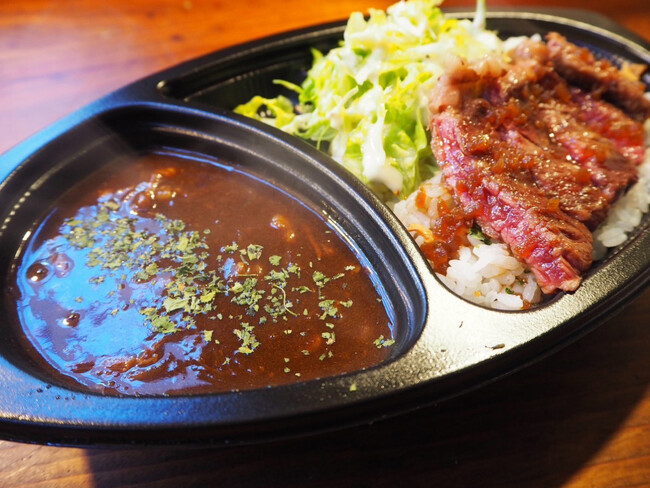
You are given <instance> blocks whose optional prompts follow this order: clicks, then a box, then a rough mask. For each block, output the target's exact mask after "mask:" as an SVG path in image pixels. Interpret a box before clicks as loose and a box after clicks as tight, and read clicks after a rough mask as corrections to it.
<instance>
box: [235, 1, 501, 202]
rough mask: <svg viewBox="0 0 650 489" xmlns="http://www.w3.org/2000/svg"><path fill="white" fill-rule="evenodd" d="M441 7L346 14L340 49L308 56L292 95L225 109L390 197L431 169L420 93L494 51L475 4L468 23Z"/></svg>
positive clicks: (417, 4)
mask: <svg viewBox="0 0 650 489" xmlns="http://www.w3.org/2000/svg"><path fill="white" fill-rule="evenodd" d="M441 1H442V0H406V1H404V0H403V1H400V2H398V3H396V4H394V5H392V6H390V7H389V8H388V9H387V10H386V11H382V10H371V11H370V15H369V17H368V18H367V19H366V18H364V16H363V15H362V14H361V13H359V12H356V13H353V14H352V15H351V16H350V19H349V20H348V22H347V26H346V29H345V33H344V35H343V41H342V42H341V44H340V46H339V47H337V48H335V49H332V50H331V51H330V52H329V53H327V54H326V55H324V54H322V53H320V52H318V51H316V50H313V58H314V60H313V65H312V68H311V69H310V71H309V73H308V75H307V78H306V79H305V80H304V82H303V83H302V85H301V86H296V85H293V84H291V83H288V82H281V81H278V82H277V83H280V84H282V85H283V86H285V87H287V88H289V89H291V90H293V91H295V92H297V94H298V104H297V105H296V106H295V107H294V105H293V103H292V102H291V101H290V100H289V99H288V98H286V97H284V96H279V97H277V98H273V99H265V98H262V97H254V98H253V99H252V100H251V101H249V102H248V103H246V104H243V105H240V106H238V107H237V108H236V109H235V111H236V112H238V113H240V114H244V115H247V116H249V117H254V118H256V119H259V120H262V121H264V122H266V123H268V124H271V125H273V126H275V127H278V128H280V129H282V130H284V131H287V132H289V133H291V134H295V135H298V136H300V137H302V138H305V139H308V140H311V141H314V142H315V143H316V144H318V145H319V147H322V148H325V149H327V150H328V151H329V153H330V154H331V156H332V157H333V158H334V159H336V160H337V161H338V162H340V163H341V164H343V165H344V166H345V167H346V168H347V169H348V170H350V171H352V172H353V173H354V174H355V175H356V176H358V177H359V178H361V179H362V180H363V181H364V182H366V183H368V184H371V185H373V186H375V187H377V186H378V185H379V188H380V187H381V186H385V187H387V188H388V189H390V191H391V192H392V193H393V194H395V195H398V196H400V197H403V198H406V196H408V194H410V193H411V192H413V191H414V190H415V189H417V187H418V185H419V184H420V182H421V181H422V180H423V179H425V178H427V177H429V176H431V174H432V173H433V172H434V171H435V168H436V167H435V161H434V159H433V156H432V153H431V149H430V144H429V135H428V131H427V130H426V128H427V126H428V122H429V112H428V95H429V94H430V92H431V90H432V88H433V86H434V84H435V83H436V81H437V80H438V78H439V77H440V76H441V74H442V73H443V72H444V71H445V67H446V66H448V65H449V64H450V63H451V62H453V61H454V60H455V59H456V58H457V57H462V58H464V59H466V60H468V61H473V60H476V59H479V58H481V57H483V56H484V55H486V54H488V53H494V52H503V49H502V43H501V41H500V40H499V38H498V37H497V35H496V34H495V33H493V32H491V31H487V30H485V5H484V0H478V5H477V14H476V16H475V19H474V22H471V21H469V20H457V19H452V18H447V17H446V16H445V15H444V14H443V13H442V12H441V11H440V9H439V8H438V6H439V5H440V3H441Z"/></svg>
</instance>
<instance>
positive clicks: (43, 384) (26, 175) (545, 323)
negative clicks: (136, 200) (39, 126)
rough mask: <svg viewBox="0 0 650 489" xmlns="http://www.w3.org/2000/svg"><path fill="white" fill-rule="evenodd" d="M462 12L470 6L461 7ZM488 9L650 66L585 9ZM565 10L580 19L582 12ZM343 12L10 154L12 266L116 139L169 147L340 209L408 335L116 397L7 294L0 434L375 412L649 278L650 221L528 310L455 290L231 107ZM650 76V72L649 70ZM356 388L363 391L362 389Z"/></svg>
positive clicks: (488, 365)
mask: <svg viewBox="0 0 650 489" xmlns="http://www.w3.org/2000/svg"><path fill="white" fill-rule="evenodd" d="M453 15H459V16H463V15H464V14H462V13H455V14H453ZM562 15H564V16H567V17H561V16H558V15H557V12H555V13H554V12H552V11H546V12H537V13H526V12H520V11H504V12H491V13H490V14H489V20H488V27H489V28H491V29H497V30H498V31H499V32H500V34H501V35H503V36H512V35H531V34H534V33H541V34H544V33H545V32H548V31H551V30H555V31H558V32H560V33H562V34H564V35H566V36H567V37H568V38H569V39H570V40H571V41H573V42H576V43H578V44H581V45H585V46H588V47H590V48H591V49H592V50H594V51H595V52H597V53H599V54H600V55H603V56H607V57H610V58H612V59H614V60H618V61H621V60H628V61H631V62H635V63H646V64H650V52H649V47H648V44H647V43H645V42H644V41H643V40H641V39H639V38H637V37H635V36H634V35H632V34H630V33H628V32H626V31H625V30H623V29H622V28H620V27H619V26H617V25H615V24H613V23H611V22H610V21H608V20H607V19H604V18H602V17H599V16H597V15H594V14H591V13H588V12H582V11H564V12H562ZM569 17H570V18H569ZM343 29H344V23H335V24H328V25H324V26H317V27H312V28H308V29H303V30H300V31H295V32H290V33H287V34H283V35H279V36H274V37H272V38H267V39H263V40H260V41H256V42H252V43H249V44H246V45H242V46H237V47H234V48H231V49H226V50H223V51H220V52H217V53H214V54H211V55H208V56H205V57H202V58H199V59H196V60H193V61H190V62H188V63H184V64H182V65H179V66H177V67H174V68H172V69H169V70H166V71H164V72H162V73H158V74H156V75H153V76H151V77H148V78H146V79H143V80H141V81H138V82H136V83H134V84H132V85H130V86H128V87H126V88H124V89H122V90H119V91H118V92H115V93H114V94H111V95H109V96H108V97H106V98H103V99H101V100H99V101H98V102H96V103H94V104H92V105H90V106H88V107H86V108H84V109H82V110H80V111H78V112H76V113H74V114H72V115H71V116H69V117H67V118H66V119H64V120H62V121H60V122H58V123H56V124H54V125H53V126H51V127H50V128H48V129H46V130H44V131H42V132H41V133H39V134H37V135H36V136H34V137H32V138H31V139H29V140H27V141H26V142H24V143H22V144H20V145H19V146H17V147H15V148H13V149H12V150H10V151H9V152H8V153H6V154H4V155H3V156H1V157H0V182H1V183H0V222H1V223H2V225H1V226H0V251H1V252H0V274H2V276H4V277H6V276H7V275H8V267H9V264H10V262H11V257H12V256H14V255H15V253H16V250H17V249H18V248H19V246H20V243H21V240H22V239H23V236H24V233H25V231H26V230H27V229H28V228H29V226H30V225H31V223H32V222H33V221H34V219H36V218H37V216H39V215H40V214H41V213H42V212H43V210H44V208H45V207H44V205H45V204H44V199H43V197H45V200H46V201H48V200H49V201H51V199H53V198H55V197H56V196H57V195H59V194H60V193H62V192H63V191H64V190H65V188H67V187H68V186H69V185H71V184H72V183H74V182H75V181H77V180H78V179H79V178H81V177H82V176H83V175H86V174H87V173H88V172H89V171H92V170H93V169H95V168H97V167H98V166H99V165H102V164H104V163H106V162H108V161H110V160H111V159H112V158H113V157H114V156H116V148H120V149H118V150H117V153H124V152H131V151H143V150H162V149H172V150H178V151H185V150H191V151H193V152H198V153H203V154H205V155H206V156H216V157H221V158H224V157H225V158H227V159H232V160H235V161H245V162H248V163H247V164H248V165H250V166H251V168H252V169H253V170H254V171H255V172H256V173H258V174H262V175H265V176H267V177H268V178H270V179H273V180H277V181H281V182H284V184H285V185H287V186H290V187H291V188H292V189H294V190H295V192H296V193H298V194H299V195H304V196H306V197H307V198H308V200H310V201H311V202H312V205H315V206H317V207H319V208H320V209H322V210H324V211H325V212H327V213H329V214H330V215H332V216H334V217H335V218H336V221H337V222H339V223H340V226H341V229H342V231H343V232H344V233H347V234H348V235H349V236H350V237H351V239H352V240H353V241H354V243H355V245H356V246H357V247H358V248H359V249H360V250H361V252H362V253H363V254H364V255H365V257H366V258H367V259H368V262H369V264H370V266H371V268H373V270H374V271H375V272H376V273H377V274H378V276H379V278H380V280H381V281H382V284H383V286H384V287H385V289H386V290H387V292H388V295H389V297H390V303H391V307H392V308H393V311H394V314H395V318H396V319H395V323H396V331H397V337H398V344H399V345H400V346H399V347H398V348H397V350H396V353H395V355H393V357H392V358H391V359H389V361H388V362H386V363H385V364H383V365H381V366H379V367H377V368H373V369H370V370H367V371H363V372H358V373H352V374H349V375H342V376H339V377H333V378H327V379H322V380H316V381H310V382H304V383H298V384H294V385H290V386H283V387H274V388H269V389H261V390H253V391H246V392H236V393H235V392H233V393H225V394H215V395H201V396H175V397H163V396H160V397H142V398H133V397H114V396H103V395H98V394H93V393H90V392H88V391H86V390H84V389H83V388H81V387H74V386H71V385H68V384H67V383H64V382H61V381H60V380H57V378H56V377H52V376H51V375H50V374H48V372H47V371H45V370H43V369H42V368H40V367H39V364H38V362H34V361H33V357H32V356H31V354H30V352H28V351H27V349H26V348H24V344H23V342H21V341H20V339H19V335H20V332H19V329H18V328H17V327H16V325H15V321H13V320H12V317H11V316H12V314H11V311H10V308H8V307H6V306H2V307H3V309H2V317H3V318H5V320H4V321H3V323H2V324H1V325H0V327H1V328H2V335H3V340H4V341H3V342H2V344H0V436H2V437H4V438H8V439H13V440H22V441H34V442H47V443H57V444H70V445H92V444H126V443H134V442H141V443H156V444H169V443H173V444H194V443H212V444H224V445H225V444H232V443H245V442H253V441H262V440H266V439H275V438H280V437H287V436H295V435H299V434H304V433H310V432H318V431H322V430H327V429H334V428H341V427H344V426H348V425H353V424H358V423H363V422H369V421H372V420H375V419H378V418H382V417H386V416H389V415H394V414H398V413H401V412H405V411H408V410H412V409H417V408H418V407H420V406H423V405H427V404H430V403H433V402H436V401H440V400H442V399H444V398H448V397H451V396H454V395H458V394H461V393H462V392H464V391H467V390H469V389H472V388H475V387H477V386H479V385H481V384H483V383H485V382H488V381H490V380H493V379H495V378H498V377H499V376H501V375H504V374H507V373H509V372H512V371H514V370H516V369H518V368H520V367H522V366H524V365H526V364H528V363H530V362H532V361H533V360H535V359H539V358H540V357H542V356H544V355H546V354H548V353H550V352H552V351H554V350H556V349H557V348H559V347H561V346H562V345H564V344H566V343H568V342H569V341H571V340H573V339H575V338H577V337H579V336H580V335H582V334H584V333H586V332H587V331H589V330H590V329H592V328H593V327H595V326H596V325H598V324H599V323H600V322H601V321H602V320H604V319H605V318H606V317H608V316H609V315H611V314H612V313H613V312H614V311H615V310H616V309H617V308H619V307H621V306H622V305H623V304H625V303H626V302H627V301H628V300H629V299H630V298H631V297H632V296H634V295H635V294H636V293H638V292H640V291H641V290H642V289H643V287H645V285H646V284H647V283H648V280H649V279H650V232H649V231H648V219H646V220H645V221H644V222H643V223H642V225H641V226H640V227H639V229H638V230H637V231H636V232H635V233H634V235H633V236H632V237H631V238H630V239H629V240H628V242H627V243H626V244H625V245H623V246H621V247H619V248H618V249H616V250H614V251H613V252H612V253H611V254H610V255H609V257H608V258H607V259H606V260H605V261H604V262H602V263H600V264H598V265H597V266H596V267H594V269H593V270H592V271H590V273H589V274H588V275H587V277H586V278H585V280H584V283H583V284H582V285H581V287H580V288H579V289H578V290H577V291H576V292H575V293H573V294H561V295H558V296H557V297H555V298H554V299H553V300H552V301H550V302H548V303H546V304H544V305H543V306H541V307H537V308H534V309H531V310H528V311H523V312H499V311H494V310H489V309H486V308H482V307H479V306H476V305H473V304H470V303H468V302H466V301H465V300H463V299H460V298H459V297H457V296H455V295H454V294H452V293H451V292H449V291H448V290H447V289H446V288H445V287H444V286H442V285H441V284H440V283H439V282H438V281H437V279H436V278H435V277H434V275H433V274H432V273H431V270H430V268H429V266H428V265H427V263H426V260H425V259H424V258H423V257H422V255H421V254H420V252H419V250H418V249H417V247H416V246H415V244H414V243H413V241H412V239H411V238H410V236H409V235H408V233H407V232H406V231H405V230H404V228H403V227H402V226H401V225H400V224H399V222H398V221H397V220H396V218H395V217H394V216H393V214H392V213H391V212H390V211H389V210H388V209H387V208H386V207H385V206H384V205H383V204H382V203H381V202H380V201H379V200H378V199H377V198H376V197H375V196H374V195H373V194H372V193H370V192H369V191H368V190H367V189H366V188H365V187H364V186H363V185H362V184H361V183H360V182H359V181H358V180H357V179H355V178H354V177H352V176H351V175H350V174H348V173H347V172H346V171H345V170H344V169H342V168H341V167H340V166H339V165H338V164H336V163H335V162H333V161H332V160H331V159H330V158H329V157H327V156H326V155H325V154H323V153H321V152H319V151H318V150H316V149H315V148H313V147H312V146H310V145H308V144H307V143H305V142H303V141H300V140H298V139H296V138H293V137H291V136H288V135H286V134H284V133H281V132H280V131H277V130H275V129H273V128H270V127H267V126H265V125H263V124H260V123H257V122H255V121H251V120H248V119H246V118H244V117H240V116H238V115H235V114H233V113H232V112H231V111H230V110H231V108H232V107H234V106H235V105H237V104H239V103H242V102H245V101H246V100H248V99H249V98H250V97H251V96H252V95H255V94H261V95H265V96H274V95H277V94H278V93H281V90H282V88H280V87H278V86H277V85H274V84H272V83H271V81H272V80H273V79H276V78H282V79H287V80H292V81H295V82H300V80H301V78H302V77H304V75H305V72H306V69H307V68H308V67H309V65H310V63H311V55H310V48H311V47H316V48H318V49H320V50H322V51H326V50H327V49H329V48H331V47H334V46H335V45H337V43H338V42H339V40H340V39H341V37H342V33H343ZM649 81H650V80H648V79H647V78H646V79H645V82H646V84H648V82H649ZM352 385H354V386H355V387H356V389H351V386H352Z"/></svg>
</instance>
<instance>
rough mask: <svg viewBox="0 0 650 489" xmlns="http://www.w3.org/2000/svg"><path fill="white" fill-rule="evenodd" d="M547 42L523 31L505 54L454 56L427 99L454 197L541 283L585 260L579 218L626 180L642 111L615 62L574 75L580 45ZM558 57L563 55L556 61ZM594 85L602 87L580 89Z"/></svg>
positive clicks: (571, 282) (632, 169)
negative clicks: (469, 60) (523, 38)
mask: <svg viewBox="0 0 650 489" xmlns="http://www.w3.org/2000/svg"><path fill="white" fill-rule="evenodd" d="M551 42H553V43H555V44H554V49H550V47H549V46H547V45H545V44H544V43H542V42H535V41H527V42H524V43H522V44H521V45H520V46H519V47H518V48H517V49H516V50H515V51H514V52H512V53H511V56H510V57H511V61H510V62H508V63H506V62H504V61H503V60H501V59H495V58H492V59H486V60H483V61H482V62H480V63H478V64H475V65H473V66H467V65H466V64H464V63H462V62H459V64H458V66H457V67H455V69H452V70H450V71H449V72H448V73H447V74H446V75H444V76H443V77H442V78H441V80H440V81H439V83H438V85H437V87H436V89H435V90H434V93H433V94H432V97H431V104H430V108H431V113H432V114H433V115H432V119H431V125H430V129H431V134H432V149H433V152H434V155H435V156H436V158H437V160H438V163H439V165H440V166H441V168H442V171H443V174H444V177H445V181H446V183H447V184H448V185H449V186H450V187H451V189H452V190H453V192H454V195H455V198H456V200H457V203H458V204H459V205H460V206H461V207H462V208H463V210H464V211H465V212H466V213H467V214H468V215H470V216H472V217H474V218H475V219H476V221H477V222H478V224H479V225H480V226H481V227H482V228H483V231H484V232H485V233H486V234H488V235H490V236H492V237H495V238H500V239H502V240H503V241H504V242H505V243H507V244H508V245H509V246H510V247H511V249H512V251H513V253H514V254H515V256H517V257H518V258H519V259H521V260H523V261H524V262H526V263H527V264H528V265H529V266H530V267H531V270H532V271H533V272H534V273H535V275H536V277H537V280H538V282H539V284H540V286H541V288H542V290H543V291H544V292H545V293H551V292H554V291H556V290H558V289H560V290H566V291H571V290H575V288H577V287H578V285H579V283H580V280H581V275H582V274H583V273H584V272H585V271H586V270H587V269H588V268H589V266H590V265H591V260H592V258H591V255H592V236H591V233H590V231H589V229H590V228H591V229H593V228H595V227H596V226H597V225H598V224H599V223H600V222H602V220H603V219H604V218H605V217H606V215H607V212H608V209H609V207H610V206H611V204H612V203H613V202H614V200H615V199H616V198H617V197H618V196H619V195H620V194H621V193H622V192H624V191H625V189H626V188H627V187H629V185H630V184H632V183H634V182H635V181H636V178H637V168H636V167H637V165H638V163H640V161H641V159H642V156H643V151H644V146H643V127H642V124H641V122H640V121H641V120H642V119H643V118H645V116H646V115H647V113H648V112H647V111H646V108H644V107H645V105H644V102H642V101H639V100H637V99H638V97H637V92H636V88H635V85H634V84H633V83H631V82H630V83H623V82H622V81H621V80H624V79H625V78H624V77H623V75H621V74H620V73H619V72H618V70H616V68H614V67H612V66H611V65H608V64H604V63H600V62H598V63H600V64H599V65H598V67H597V69H594V70H591V71H590V72H589V71H588V70H586V69H583V70H582V71H585V72H588V73H590V74H591V76H592V78H596V81H593V82H592V83H590V84H585V82H584V78H585V76H583V77H577V76H576V75H575V73H576V72H577V66H582V65H579V63H578V62H577V61H576V60H575V59H574V58H576V56H577V55H578V54H580V53H581V52H580V50H579V49H580V48H577V47H575V46H573V45H570V44H568V43H565V42H564V41H562V39H559V38H558V37H556V36H554V35H549V44H550V43H551ZM558 46H561V49H558ZM572 46H573V47H572ZM573 48H575V50H574V49H573ZM576 50H577V51H576ZM586 58H587V56H586V55H585V54H580V59H581V60H583V61H584V59H586ZM563 59H569V60H570V61H571V62H570V63H569V62H568V61H566V62H564V64H562V66H563V67H564V68H563V69H562V70H560V69H558V63H559V62H560V61H561V60H563ZM558 60H560V61H558ZM592 61H593V60H592ZM583 64H584V63H583ZM567 66H572V67H573V71H571V70H568V68H566V67H567ZM610 68H611V69H610ZM612 70H613V71H612ZM565 72H569V74H570V75H571V76H568V78H564V76H563V75H561V73H565ZM571 73H572V74H571ZM594 73H596V74H598V75H599V77H595V75H594ZM576 79H578V80H579V82H580V84H581V87H576V86H573V85H572V83H573V82H574V81H575V80H576ZM596 84H598V86H599V87H603V86H606V87H609V88H600V89H599V90H594V91H592V92H588V91H585V90H584V88H583V87H584V86H586V85H588V86H590V87H591V88H593V87H594V86H595V85H596ZM601 94H606V95H607V96H608V97H609V98H611V99H615V100H616V102H617V104H618V105H619V107H620V108H619V107H615V106H614V105H612V104H610V103H609V102H607V101H605V100H603V99H602V98H601V97H600V96H601ZM642 98H643V97H642ZM633 99H634V100H633ZM643 100H645V98H643ZM625 111H629V113H630V114H629V115H628V114H627V113H626V112H625Z"/></svg>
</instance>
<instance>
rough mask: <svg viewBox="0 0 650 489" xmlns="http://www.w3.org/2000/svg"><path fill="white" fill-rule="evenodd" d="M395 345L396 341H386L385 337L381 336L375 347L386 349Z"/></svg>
mask: <svg viewBox="0 0 650 489" xmlns="http://www.w3.org/2000/svg"><path fill="white" fill-rule="evenodd" d="M393 344H395V340H393V339H386V338H384V335H380V336H379V338H377V339H376V340H375V346H376V347H377V348H386V347H389V346H391V345H393Z"/></svg>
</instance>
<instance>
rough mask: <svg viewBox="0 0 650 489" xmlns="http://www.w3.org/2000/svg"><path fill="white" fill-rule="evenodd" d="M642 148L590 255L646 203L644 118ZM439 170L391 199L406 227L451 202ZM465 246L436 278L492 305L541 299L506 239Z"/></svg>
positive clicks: (611, 242) (603, 248)
mask: <svg viewBox="0 0 650 489" xmlns="http://www.w3.org/2000/svg"><path fill="white" fill-rule="evenodd" d="M645 132H646V141H645V143H646V152H645V157H644V160H643V163H642V164H641V165H640V166H639V180H638V182H637V183H636V184H635V185H634V186H632V187H631V188H630V189H629V190H628V192H627V193H626V194H625V195H623V196H622V197H621V198H619V199H618V200H617V201H616V203H615V204H614V205H613V206H612V208H611V209H610V212H609V215H608V217H607V219H606V220H605V221H604V222H603V224H601V225H600V226H599V227H598V229H596V230H595V231H594V259H595V260H598V259H602V258H603V257H604V256H605V255H606V253H607V250H608V249H609V248H613V247H616V246H619V245H621V244H623V243H624V242H625V241H626V240H627V237H628V235H629V233H630V232H632V231H633V230H634V229H635V228H636V227H637V226H638V225H639V223H640V222H641V219H642V218H643V215H644V214H645V213H646V212H648V209H649V208H650V120H648V121H646V124H645ZM441 177H442V175H441V174H440V173H439V174H438V175H436V176H434V177H433V178H431V179H430V180H427V181H426V182H424V183H423V184H422V185H421V186H420V189H419V190H417V191H415V192H413V193H412V194H411V195H410V196H409V197H408V198H407V199H406V200H403V201H401V202H399V203H397V204H396V205H395V208H394V211H395V214H396V215H397V217H398V218H399V219H400V221H402V223H403V224H404V225H405V226H406V228H407V229H413V228H418V227H421V229H430V228H431V225H432V222H433V221H434V220H435V219H436V218H437V217H438V201H439V200H444V201H445V202H446V203H447V204H448V205H450V206H453V198H452V196H451V194H450V193H449V192H448V191H447V189H446V188H445V187H444V186H443V185H442V184H441ZM419 192H423V193H424V195H425V196H426V198H425V199H424V205H422V197H421V196H420V198H419V202H420V204H421V205H422V206H421V208H420V207H418V206H417V205H416V197H417V195H418V193H419ZM411 234H412V235H413V237H414V238H415V241H416V242H417V243H418V245H421V244H422V243H423V242H424V238H423V237H422V236H421V233H418V232H412V233H411ZM469 242H470V245H471V246H464V247H461V248H460V250H459V257H458V259H455V260H451V261H450V262H449V268H448V269H447V272H446V274H445V275H442V274H437V276H438V278H439V279H440V280H441V281H442V283H444V284H445V285H446V286H447V287H448V288H449V289H450V290H451V291H453V292H455V293H456V294H458V295H459V296H461V297H464V298H465V299H467V300H470V301H472V302H475V303H477V304H481V305H484V306H487V307H491V308H494V309H508V310H519V309H522V308H523V307H524V306H525V304H526V303H528V304H535V303H538V302H540V301H541V299H542V292H541V289H540V288H539V285H538V284H537V281H536V280H535V276H534V275H533V273H531V272H530V271H529V270H527V269H526V268H525V265H524V264H522V263H521V262H519V261H518V260H517V259H516V258H514V256H513V255H512V253H511V252H510V249H509V248H508V247H507V245H505V244H503V243H495V242H492V243H491V244H489V245H488V244H484V243H483V242H481V241H480V240H478V239H476V238H473V237H471V236H470V237H469Z"/></svg>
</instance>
